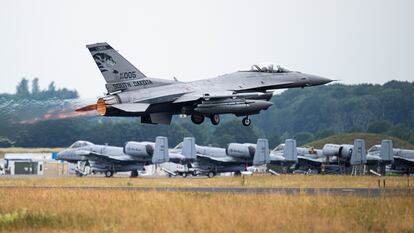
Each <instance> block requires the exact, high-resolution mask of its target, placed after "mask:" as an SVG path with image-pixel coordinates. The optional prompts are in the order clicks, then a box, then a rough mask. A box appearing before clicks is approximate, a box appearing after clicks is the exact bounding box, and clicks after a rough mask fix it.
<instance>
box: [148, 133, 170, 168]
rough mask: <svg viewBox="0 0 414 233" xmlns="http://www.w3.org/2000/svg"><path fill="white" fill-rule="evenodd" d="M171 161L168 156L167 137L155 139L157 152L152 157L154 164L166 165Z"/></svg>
mask: <svg viewBox="0 0 414 233" xmlns="http://www.w3.org/2000/svg"><path fill="white" fill-rule="evenodd" d="M169 160H170V157H169V155H168V138H167V137H156V138H155V150H154V154H153V155H152V163H153V164H159V163H165V162H168V161H169Z"/></svg>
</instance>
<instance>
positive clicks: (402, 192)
mask: <svg viewBox="0 0 414 233" xmlns="http://www.w3.org/2000/svg"><path fill="white" fill-rule="evenodd" d="M0 189H84V190H124V191H160V192H206V193H246V194H251V193H256V194H287V195H300V194H306V195H354V196H366V197H377V196H407V195H414V189H412V188H405V189H404V188H254V187H250V188H248V187H130V186H110V187H104V186H17V185H10V186H0Z"/></svg>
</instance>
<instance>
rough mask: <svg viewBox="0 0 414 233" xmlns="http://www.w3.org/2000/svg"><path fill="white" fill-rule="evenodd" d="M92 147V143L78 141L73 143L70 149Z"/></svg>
mask: <svg viewBox="0 0 414 233" xmlns="http://www.w3.org/2000/svg"><path fill="white" fill-rule="evenodd" d="M90 145H92V143H90V142H86V141H77V142H75V143H73V144H72V145H71V146H70V147H69V148H79V147H84V146H90Z"/></svg>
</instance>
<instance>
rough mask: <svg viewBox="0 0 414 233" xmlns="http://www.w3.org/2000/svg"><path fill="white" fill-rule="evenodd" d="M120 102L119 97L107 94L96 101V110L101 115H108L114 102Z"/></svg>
mask: <svg viewBox="0 0 414 233" xmlns="http://www.w3.org/2000/svg"><path fill="white" fill-rule="evenodd" d="M118 103H120V101H119V99H118V98H117V97H116V96H115V95H110V96H105V97H102V98H99V99H98V102H97V103H96V110H97V111H98V113H99V114H100V115H101V116H108V115H110V114H109V111H108V107H109V106H110V105H113V104H118Z"/></svg>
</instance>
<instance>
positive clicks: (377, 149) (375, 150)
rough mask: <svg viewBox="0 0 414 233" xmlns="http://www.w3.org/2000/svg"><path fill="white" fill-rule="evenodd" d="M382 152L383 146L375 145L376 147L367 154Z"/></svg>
mask: <svg viewBox="0 0 414 233" xmlns="http://www.w3.org/2000/svg"><path fill="white" fill-rule="evenodd" d="M380 150H381V146H380V145H375V146H373V147H371V148H370V149H369V150H368V151H367V152H368V153H376V152H378V153H379V151H380Z"/></svg>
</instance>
